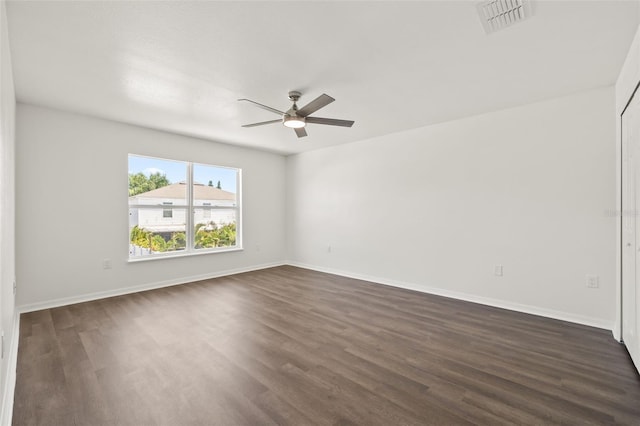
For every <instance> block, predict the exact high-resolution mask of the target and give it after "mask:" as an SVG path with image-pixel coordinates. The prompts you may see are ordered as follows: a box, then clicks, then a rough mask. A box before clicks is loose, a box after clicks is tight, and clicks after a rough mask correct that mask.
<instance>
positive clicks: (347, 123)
mask: <svg viewBox="0 0 640 426" xmlns="http://www.w3.org/2000/svg"><path fill="white" fill-rule="evenodd" d="M305 121H306V122H307V123H313V124H328V125H329V126H342V127H351V126H353V123H355V121H351V120H337V119H335V118H320V117H307V118H305Z"/></svg>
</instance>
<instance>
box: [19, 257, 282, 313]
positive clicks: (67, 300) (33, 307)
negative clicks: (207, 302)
mask: <svg viewBox="0 0 640 426" xmlns="http://www.w3.org/2000/svg"><path fill="white" fill-rule="evenodd" d="M282 265H286V262H273V263H263V264H260V265H253V266H248V267H244V268H236V269H227V270H224V271H217V272H212V273H208V274H201V275H191V276H188V277H181V278H177V279H172V280H166V281H157V282H153V283H147V284H141V285H137V286H133V287H122V288H118V289H114V290H107V291H99V292H95V293H87V294H82V295H80V296H71V297H62V298H59V299H52V300H46V301H43V302H36V303H29V304H25V305H20V306H16V311H17V312H18V313H26V312H33V311H40V310H42V309H50V308H58V307H60V306H66V305H73V304H75V303H83V302H91V301H92V300H98V299H106V298H107V297H114V296H122V295H125V294H131V293H138V292H140V291H147V290H154V289H157V288H163V287H171V286H174V285H180V284H186V283H190V282H194V281H201V280H208V279H211V278H219V277H224V276H228V275H235V274H241V273H243V272H251V271H258V270H260V269H267V268H273V267H276V266H282Z"/></svg>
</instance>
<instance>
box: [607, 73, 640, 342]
mask: <svg viewBox="0 0 640 426" xmlns="http://www.w3.org/2000/svg"><path fill="white" fill-rule="evenodd" d="M639 88H640V80H639V81H638V82H637V83H636V85H635V87H634V89H633V91H632V92H631V95H630V96H629V99H627V102H626V103H625V105H624V108H622V111H621V112H620V115H619V116H618V126H619V129H620V135H619V136H620V137H619V138H618V141H617V142H618V143H617V154H618V155H617V156H618V169H619V170H618V173H617V175H618V176H617V182H616V183H617V186H618V196H619V200H620V202H619V204H618V206H617V207H618V211H617V212H616V215H615V216H616V222H617V223H616V230H617V231H616V233H617V240H618V244H617V251H618V256H617V258H618V262H617V263H618V264H617V276H618V297H617V300H616V304H617V305H618V309H617V318H616V323H617V324H616V325H615V326H614V330H613V335H614V337H615V338H616V340H618V341H619V342H620V343H622V327H623V320H622V315H623V309H624V305H623V300H622V299H623V297H622V295H623V282H622V280H623V268H624V241H623V236H624V228H623V226H624V225H623V215H624V190H623V184H622V181H623V179H624V170H623V164H624V158H623V156H622V151H623V148H622V146H623V144H624V126H623V121H622V119H623V116H624V113H625V111H626V110H627V108H629V105H630V104H631V101H632V100H633V98H634V97H635V96H636V94H638V89H639ZM638 96H640V94H638Z"/></svg>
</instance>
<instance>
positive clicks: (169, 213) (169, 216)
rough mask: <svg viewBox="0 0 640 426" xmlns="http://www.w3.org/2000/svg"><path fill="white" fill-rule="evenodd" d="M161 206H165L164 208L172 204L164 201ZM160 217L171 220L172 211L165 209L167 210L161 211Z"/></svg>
mask: <svg viewBox="0 0 640 426" xmlns="http://www.w3.org/2000/svg"><path fill="white" fill-rule="evenodd" d="M162 204H163V205H165V206H171V205H173V203H171V202H164V201H163V202H162ZM162 217H168V218H172V217H173V210H172V209H167V208H164V209H162Z"/></svg>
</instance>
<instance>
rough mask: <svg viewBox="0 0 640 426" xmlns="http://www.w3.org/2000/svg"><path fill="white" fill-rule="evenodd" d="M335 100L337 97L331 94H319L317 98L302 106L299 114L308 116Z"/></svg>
mask: <svg viewBox="0 0 640 426" xmlns="http://www.w3.org/2000/svg"><path fill="white" fill-rule="evenodd" d="M333 101H335V99H333V98H332V97H331V96H329V95H325V94H324V93H323V94H322V95H320V96H318V97H317V98H315V99H314V100H312V101H311V102H309V103H308V104H306V105H305V106H303V107H302V108H300V109H299V110H298V111H297V114H298V115H299V116H300V117H306V116H308V115H310V114H313V113H314V112H316V111H317V110H319V109H320V108H323V107H326V106H327V105H329V104H330V103H331V102H333Z"/></svg>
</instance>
